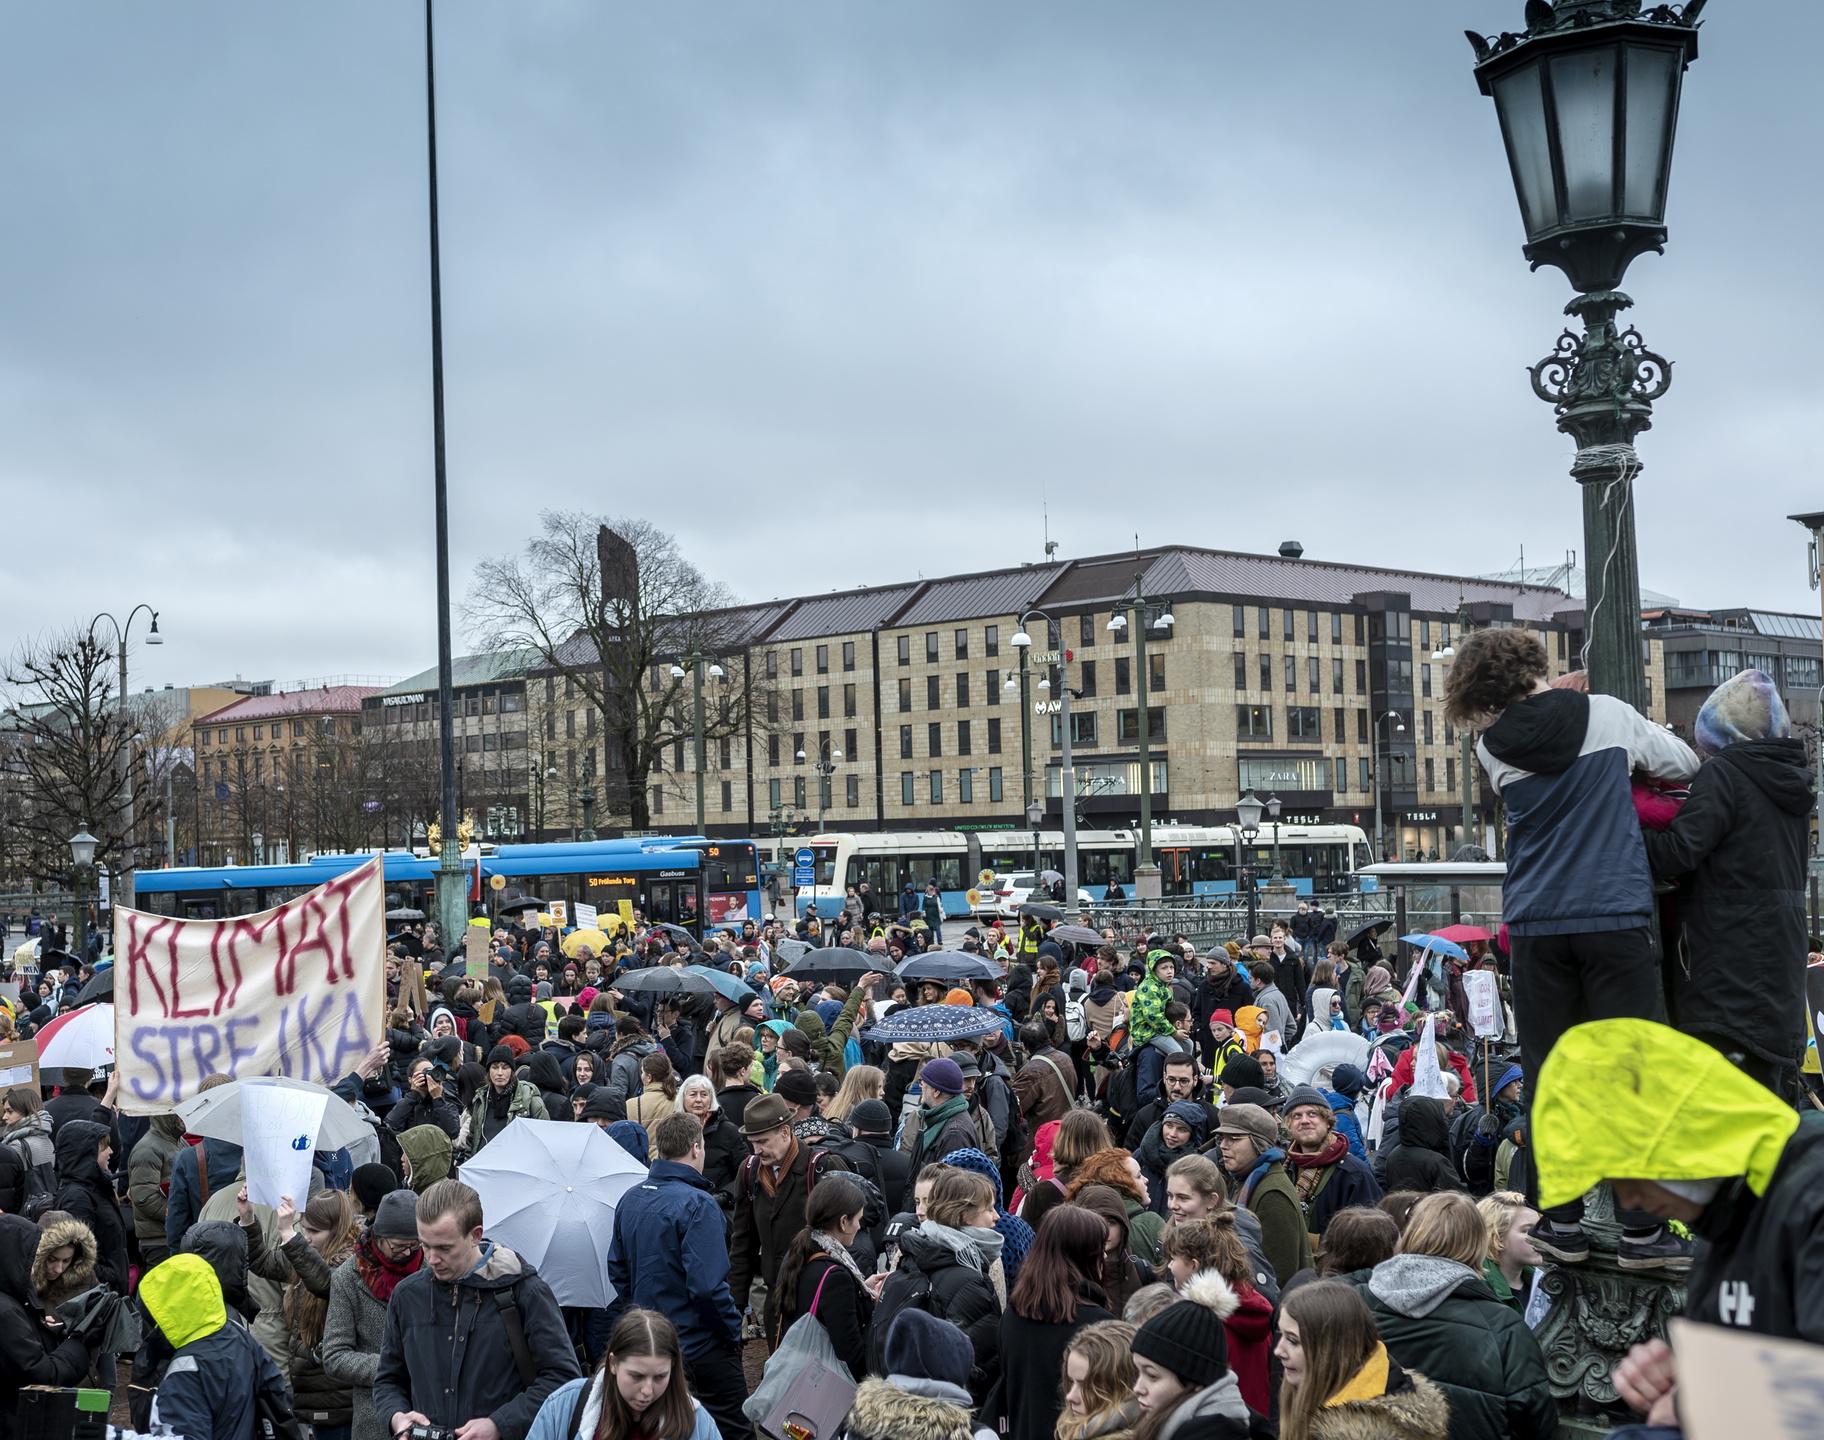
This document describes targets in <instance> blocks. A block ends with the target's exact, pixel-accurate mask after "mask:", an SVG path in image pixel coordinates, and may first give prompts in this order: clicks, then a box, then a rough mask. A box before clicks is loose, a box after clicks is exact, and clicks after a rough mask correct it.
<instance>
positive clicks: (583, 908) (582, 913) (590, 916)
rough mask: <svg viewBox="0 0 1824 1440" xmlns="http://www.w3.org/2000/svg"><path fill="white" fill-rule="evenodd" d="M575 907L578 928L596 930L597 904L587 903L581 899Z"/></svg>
mask: <svg viewBox="0 0 1824 1440" xmlns="http://www.w3.org/2000/svg"><path fill="white" fill-rule="evenodd" d="M573 908H574V909H575V911H576V928H577V929H578V930H594V929H595V928H596V923H595V917H596V909H595V906H593V905H585V904H584V903H583V902H582V901H581V900H578V901H577V902H576V904H575V906H574V907H573Z"/></svg>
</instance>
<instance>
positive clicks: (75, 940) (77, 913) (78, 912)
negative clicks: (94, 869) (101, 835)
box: [70, 825, 101, 960]
mask: <svg viewBox="0 0 1824 1440" xmlns="http://www.w3.org/2000/svg"><path fill="white" fill-rule="evenodd" d="M100 843H101V842H100V841H98V840H96V838H95V837H94V836H93V835H91V834H89V827H88V826H87V825H84V826H83V827H82V829H80V830H78V831H77V832H76V833H75V834H74V835H72V836H70V860H71V862H72V865H73V869H72V872H71V876H70V922H71V923H70V944H71V946H72V947H74V948H73V949H72V950H71V951H70V953H71V954H72V955H74V956H75V957H76V958H77V959H78V960H85V959H87V958H88V953H89V932H88V927H87V926H86V925H85V924H84V923H83V918H82V904H83V901H82V872H83V871H85V870H87V869H88V868H89V867H90V866H91V865H93V864H94V863H95V847H96V846H97V845H98V844H100Z"/></svg>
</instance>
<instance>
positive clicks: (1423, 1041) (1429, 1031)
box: [1412, 1015, 1448, 1100]
mask: <svg viewBox="0 0 1824 1440" xmlns="http://www.w3.org/2000/svg"><path fill="white" fill-rule="evenodd" d="M1417 1051H1418V1054H1417V1056H1416V1058H1415V1059H1414V1060H1413V1062H1412V1093H1413V1094H1414V1095H1425V1096H1429V1097H1430V1098H1431V1099H1433V1100H1443V1099H1445V1098H1446V1096H1447V1095H1448V1092H1447V1091H1446V1090H1445V1088H1444V1072H1443V1071H1442V1070H1440V1069H1439V1068H1438V1017H1437V1016H1435V1015H1427V1016H1426V1017H1425V1032H1424V1033H1423V1034H1422V1035H1420V1036H1419V1043H1418V1046H1417Z"/></svg>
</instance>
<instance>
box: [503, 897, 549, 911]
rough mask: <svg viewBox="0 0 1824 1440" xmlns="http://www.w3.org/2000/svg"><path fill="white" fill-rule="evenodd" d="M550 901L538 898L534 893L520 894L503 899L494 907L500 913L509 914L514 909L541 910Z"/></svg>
mask: <svg viewBox="0 0 1824 1440" xmlns="http://www.w3.org/2000/svg"><path fill="white" fill-rule="evenodd" d="M550 903H551V902H550V901H549V900H540V899H539V898H538V897H537V896H536V895H521V896H520V897H519V898H518V899H515V900H503V901H501V902H500V904H498V905H496V906H495V907H494V909H495V910H496V911H497V912H498V913H500V914H502V915H507V914H511V913H512V912H513V911H515V910H543V909H544V908H545V907H546V906H547V905H549V904H550Z"/></svg>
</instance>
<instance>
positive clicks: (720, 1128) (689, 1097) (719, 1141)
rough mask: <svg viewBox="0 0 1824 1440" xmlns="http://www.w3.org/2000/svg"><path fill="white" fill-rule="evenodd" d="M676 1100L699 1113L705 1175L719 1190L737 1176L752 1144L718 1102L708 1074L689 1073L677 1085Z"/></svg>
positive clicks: (686, 1109) (690, 1112)
mask: <svg viewBox="0 0 1824 1440" xmlns="http://www.w3.org/2000/svg"><path fill="white" fill-rule="evenodd" d="M676 1103H677V1108H678V1109H680V1110H682V1111H683V1112H684V1113H685V1114H687V1115H694V1116H696V1117H697V1121H698V1123H700V1124H701V1125H702V1126H703V1178H704V1179H705V1180H707V1181H709V1188H710V1189H711V1190H715V1191H720V1190H721V1189H722V1187H723V1186H724V1185H726V1184H728V1182H729V1181H730V1180H733V1179H734V1178H735V1172H736V1171H738V1170H739V1169H740V1168H741V1162H742V1161H743V1160H745V1159H746V1158H747V1157H748V1154H749V1152H750V1150H751V1148H752V1147H751V1146H749V1145H748V1143H747V1139H746V1137H745V1136H743V1135H742V1133H741V1127H740V1126H739V1125H737V1124H735V1122H734V1121H732V1120H730V1119H729V1118H728V1116H726V1115H724V1114H723V1113H722V1107H721V1106H720V1105H718V1104H716V1092H715V1089H714V1087H713V1086H711V1085H710V1083H709V1079H708V1077H707V1076H704V1075H690V1076H686V1077H685V1080H684V1083H683V1084H682V1085H680V1086H678V1098H677V1102H676Z"/></svg>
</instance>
